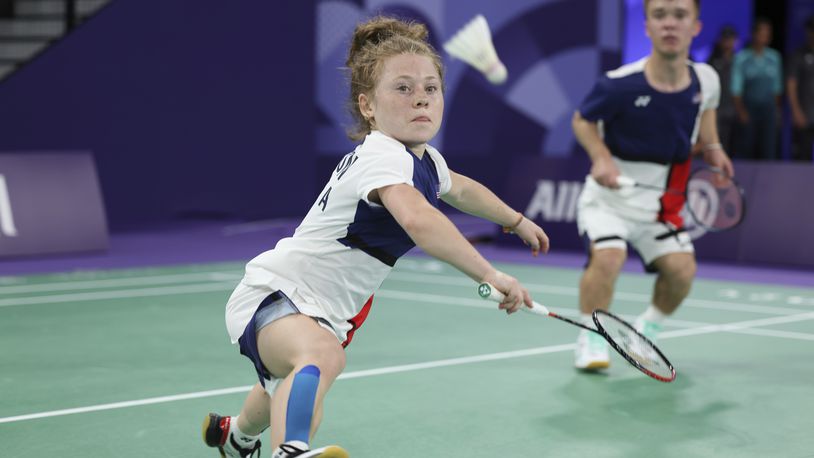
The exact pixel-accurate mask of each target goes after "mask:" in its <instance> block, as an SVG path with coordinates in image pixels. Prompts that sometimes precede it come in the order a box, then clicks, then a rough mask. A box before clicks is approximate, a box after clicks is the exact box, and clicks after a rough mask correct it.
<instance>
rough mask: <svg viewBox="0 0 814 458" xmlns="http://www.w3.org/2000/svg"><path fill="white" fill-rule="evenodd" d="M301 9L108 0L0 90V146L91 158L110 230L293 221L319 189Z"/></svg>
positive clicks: (202, 0) (306, 9)
mask: <svg viewBox="0 0 814 458" xmlns="http://www.w3.org/2000/svg"><path fill="white" fill-rule="evenodd" d="M313 10H314V4H313V2H310V1H306V2H267V1H254V2H239V6H237V4H236V3H233V2H223V1H220V0H173V1H165V0H116V1H113V2H110V4H109V5H108V6H106V7H105V8H104V9H103V10H102V11H101V12H100V13H99V14H98V15H97V16H95V17H93V18H91V19H90V20H89V21H88V22H86V23H83V24H82V25H81V26H80V27H79V28H78V29H77V30H76V31H75V32H73V33H72V34H71V35H69V36H67V37H66V38H65V39H63V40H61V41H59V42H57V43H56V44H55V45H54V46H52V47H50V48H49V49H48V50H47V51H46V52H45V53H44V54H43V55H41V56H39V57H37V58H36V59H34V60H33V61H32V62H30V63H29V64H28V65H26V66H25V67H24V68H22V69H21V70H20V71H19V72H17V73H15V74H13V75H11V77H9V78H8V79H6V80H4V81H3V82H2V83H0V107H2V108H0V125H2V126H3V135H0V150H11V151H31V150H33V151H43V150H66V149H68V150H90V151H93V152H94V154H95V157H96V161H97V166H98V170H99V176H100V181H101V185H102V189H103V193H104V196H105V204H106V205H107V214H108V216H109V218H110V223H111V227H112V229H121V228H127V227H132V226H135V225H143V224H146V223H154V222H156V221H166V220H172V219H177V218H179V217H184V216H196V215H197V216H207V217H242V218H264V217H272V216H286V215H301V214H302V213H303V210H304V209H305V208H307V207H308V206H309V205H310V204H311V201H312V200H313V198H314V196H315V194H316V193H317V191H318V190H317V189H316V187H315V184H314V182H315V180H314V170H315V154H314V153H313V140H312V137H313V135H312V132H313V119H314V113H313V111H312V110H311V94H312V92H313V69H312V67H313V59H312V53H313V48H314V33H313V25H312V24H313V17H314V13H313ZM282 18H284V19H282ZM281 19H282V20H281ZM279 196H285V198H279Z"/></svg>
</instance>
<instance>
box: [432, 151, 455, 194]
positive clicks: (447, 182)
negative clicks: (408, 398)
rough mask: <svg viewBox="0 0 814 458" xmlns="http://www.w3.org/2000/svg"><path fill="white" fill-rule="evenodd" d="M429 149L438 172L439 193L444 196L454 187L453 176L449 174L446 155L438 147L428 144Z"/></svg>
mask: <svg viewBox="0 0 814 458" xmlns="http://www.w3.org/2000/svg"><path fill="white" fill-rule="evenodd" d="M427 151H428V152H429V153H430V156H431V157H432V160H433V162H435V171H436V173H438V184H439V185H440V186H439V193H440V194H441V195H442V196H443V195H444V194H446V193H448V192H449V191H450V190H451V189H452V178H451V177H450V174H449V166H447V161H446V159H444V156H442V155H441V153H440V152H438V150H437V149H435V148H433V147H431V146H428V147H427Z"/></svg>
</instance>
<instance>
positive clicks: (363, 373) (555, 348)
mask: <svg viewBox="0 0 814 458" xmlns="http://www.w3.org/2000/svg"><path fill="white" fill-rule="evenodd" d="M811 319H814V312H809V313H801V314H799V315H797V316H784V317H775V318H766V319H761V320H749V321H739V322H734V323H727V324H721V325H710V326H703V327H701V328H695V329H682V330H678V331H670V332H665V333H663V334H661V335H660V336H659V338H661V339H670V338H676V337H685V336H690V335H699V334H712V333H716V332H722V331H726V330H733V329H738V330H743V329H747V328H753V327H758V326H766V325H770V324H780V323H793V322H798V321H805V320H811ZM574 346H575V345H574V344H562V345H549V346H545V347H537V348H529V349H526V350H516V351H507V352H500V353H489V354H485V355H475V356H466V357H461V358H451V359H442V360H437V361H427V362H424V363H415V364H404V365H400V366H389V367H382V368H378V369H366V370H360V371H353V372H347V373H344V374H341V375H340V376H339V379H354V378H363V377H374V376H378V375H386V374H395V373H399V372H411V371H417V370H423V369H432V368H438V367H449V366H458V365H462V364H472V363H479V362H484V361H497V360H503V359H511V358H522V357H526V356H535V355H542V354H547V353H557V352H561V351H568V350H572V349H573V348H574ZM250 389H251V386H241V387H233V388H223V389H219V390H208V391H198V392H195V393H184V394H177V395H170V396H160V397H155V398H146V399H138V400H134V401H123V402H114V403H110V404H98V405H94V406H86V407H77V408H72V409H62V410H52V411H47V412H38V413H32V414H25V415H16V416H13V417H0V424H2V423H14V422H20V421H26V420H35V419H39V418H50V417H58V416H63V415H73V414H80V413H87V412H98V411H102V410H112V409H121V408H127V407H136V406H143V405H151V404H160V403H165V402H174V401H181V400H186V399H197V398H206V397H213V396H221V395H224V394H234V393H240V392H247V391H249V390H250Z"/></svg>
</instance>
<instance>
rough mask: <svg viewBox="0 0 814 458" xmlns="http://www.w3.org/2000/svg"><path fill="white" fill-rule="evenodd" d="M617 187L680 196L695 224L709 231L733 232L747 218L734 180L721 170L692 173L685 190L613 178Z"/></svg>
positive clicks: (623, 177) (707, 168) (624, 177)
mask: <svg viewBox="0 0 814 458" xmlns="http://www.w3.org/2000/svg"><path fill="white" fill-rule="evenodd" d="M616 182H617V183H618V184H619V186H635V187H637V188H642V189H651V190H653V191H659V192H663V193H670V194H679V195H683V196H684V198H685V202H686V204H685V206H686V208H687V211H688V212H689V213H690V216H691V217H692V219H693V220H694V221H695V223H696V224H698V225H699V226H701V227H703V228H704V229H706V230H708V231H724V230H727V229H732V228H733V227H735V226H737V225H738V224H740V223H741V221H743V218H744V216H746V196H745V194H744V192H743V188H742V187H741V186H740V185H739V184H738V182H737V181H735V179H734V178H732V177H730V176H727V175H726V174H725V173H723V171H721V169H718V168H715V167H703V168H700V169H698V170H696V171H694V172H693V173H692V174H691V175H690V178H689V180H688V181H687V187H686V189H684V190H681V189H672V188H666V189H665V188H664V187H661V186H653V185H649V184H644V183H639V182H637V181H635V180H633V179H632V178H630V177H626V176H619V177H616Z"/></svg>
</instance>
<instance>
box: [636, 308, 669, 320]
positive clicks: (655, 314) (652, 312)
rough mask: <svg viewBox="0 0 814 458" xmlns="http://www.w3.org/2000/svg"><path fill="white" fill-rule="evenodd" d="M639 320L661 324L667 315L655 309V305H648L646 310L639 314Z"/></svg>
mask: <svg viewBox="0 0 814 458" xmlns="http://www.w3.org/2000/svg"><path fill="white" fill-rule="evenodd" d="M641 318H642V319H643V320H645V321H649V322H651V323H659V324H660V323H663V322H664V320H665V319H666V318H667V315H665V314H664V312H662V311H661V310H659V309H657V308H656V306H655V305H650V307H647V310H645V311H644V313H642V314H641Z"/></svg>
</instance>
